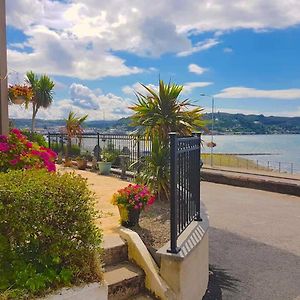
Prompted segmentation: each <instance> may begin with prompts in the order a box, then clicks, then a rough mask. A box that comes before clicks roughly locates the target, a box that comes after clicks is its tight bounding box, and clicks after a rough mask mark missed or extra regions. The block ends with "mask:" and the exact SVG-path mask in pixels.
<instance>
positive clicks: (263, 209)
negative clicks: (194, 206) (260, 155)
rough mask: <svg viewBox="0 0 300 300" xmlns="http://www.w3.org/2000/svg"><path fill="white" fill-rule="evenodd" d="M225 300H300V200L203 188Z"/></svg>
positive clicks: (213, 186)
mask: <svg viewBox="0 0 300 300" xmlns="http://www.w3.org/2000/svg"><path fill="white" fill-rule="evenodd" d="M201 196H202V201H203V202H204V203H205V205H206V207H207V209H208V213H209V217H210V231H209V238H210V265H211V269H212V270H213V271H214V273H215V274H216V280H217V282H218V285H219V286H221V288H222V299H230V300H235V299H238V300H248V299H251V300H252V299H253V300H292V299H293V300H294V299H297V300H298V299H300V197H296V196H290V195H283V194H277V193H271V192H265V191H259V190H253V189H246V188H239V187H232V186H228V185H221V184H214V183H208V182H202V183H201Z"/></svg>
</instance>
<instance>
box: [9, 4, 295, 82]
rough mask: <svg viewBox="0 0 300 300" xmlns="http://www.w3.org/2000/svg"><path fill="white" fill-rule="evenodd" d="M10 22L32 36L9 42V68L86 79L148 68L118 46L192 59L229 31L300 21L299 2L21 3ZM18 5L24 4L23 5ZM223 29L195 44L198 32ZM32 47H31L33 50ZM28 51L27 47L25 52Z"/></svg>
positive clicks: (12, 6) (145, 53)
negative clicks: (121, 53) (128, 58)
mask: <svg viewBox="0 0 300 300" xmlns="http://www.w3.org/2000/svg"><path fill="white" fill-rule="evenodd" d="M6 3H7V23H8V25H12V26H14V27H16V28H18V29H20V30H21V31H23V32H24V34H25V40H24V43H17V44H14V45H9V48H10V49H9V51H8V60H9V66H10V67H11V68H15V69H17V70H18V71H20V72H23V71H24V70H28V69H33V70H34V71H36V72H47V73H48V74H52V75H64V76H72V77H78V78H81V79H97V78H103V77H106V76H122V75H129V74H136V73H138V72H141V71H142V70H140V69H139V68H137V67H136V66H128V65H127V64H126V61H124V59H122V58H120V56H119V55H118V54H117V51H125V52H130V53H134V54H137V55H142V56H159V55H161V54H164V53H169V52H172V53H178V55H179V56H187V55H191V54H193V53H196V52H198V51H203V50H206V49H209V48H211V47H214V46H216V45H217V44H218V43H220V41H219V40H218V37H219V36H220V34H222V33H223V32H228V31H230V30H237V29H243V28H246V29H253V30H255V31H257V32H258V31H263V30H266V29H267V30H269V29H274V28H275V29H279V28H286V27H289V26H294V25H297V24H299V23H300V1H298V0H287V1H282V0H253V1H244V0H227V1H224V0H215V1H210V0H204V1H195V0H186V1H182V0H165V1H160V2H155V5H149V1H146V0H140V1H136V0H130V1H126V2H124V1H120V0H111V1H106V2H104V1H100V2H99V0H85V1H83V0H73V1H52V0H43V1H41V0H14V1H6ZM16 8H17V9H16ZM204 32H212V33H213V32H215V34H214V35H213V38H208V39H204V40H200V41H198V42H197V43H196V44H195V45H193V43H192V41H191V39H190V36H191V35H193V34H201V33H204ZM28 49H29V50H30V51H29V53H28ZM25 50H27V52H26V51H25Z"/></svg>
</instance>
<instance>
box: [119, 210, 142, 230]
mask: <svg viewBox="0 0 300 300" xmlns="http://www.w3.org/2000/svg"><path fill="white" fill-rule="evenodd" d="M118 208H119V213H120V217H121V225H122V226H124V227H127V228H130V227H134V226H136V225H138V224H139V220H140V213H141V211H140V210H139V209H134V208H129V209H128V208H126V207H123V206H118Z"/></svg>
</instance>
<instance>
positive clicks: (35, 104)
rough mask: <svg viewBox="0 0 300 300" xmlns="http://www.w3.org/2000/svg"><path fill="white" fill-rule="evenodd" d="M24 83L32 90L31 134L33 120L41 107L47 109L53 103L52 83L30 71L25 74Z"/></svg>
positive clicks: (33, 127)
mask: <svg viewBox="0 0 300 300" xmlns="http://www.w3.org/2000/svg"><path fill="white" fill-rule="evenodd" d="M26 82H27V83H29V84H30V86H31V87H32V90H33V98H32V122H31V132H32V133H33V132H34V129H35V118H36V115H37V113H38V111H39V109H40V108H41V107H43V108H48V107H49V106H50V105H51V103H52V101H53V88H54V86H55V84H54V82H53V81H52V80H51V79H50V77H49V76H47V75H42V76H41V77H40V78H39V77H38V76H37V75H36V74H34V73H33V72H32V71H29V72H27V73H26Z"/></svg>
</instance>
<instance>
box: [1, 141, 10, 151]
mask: <svg viewBox="0 0 300 300" xmlns="http://www.w3.org/2000/svg"><path fill="white" fill-rule="evenodd" d="M7 151H9V145H8V144H7V143H0V152H7Z"/></svg>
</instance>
